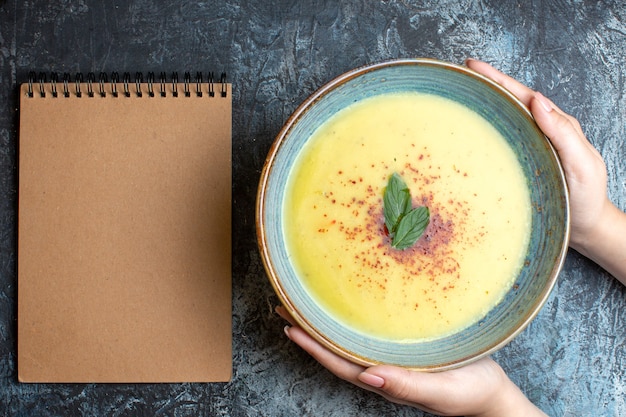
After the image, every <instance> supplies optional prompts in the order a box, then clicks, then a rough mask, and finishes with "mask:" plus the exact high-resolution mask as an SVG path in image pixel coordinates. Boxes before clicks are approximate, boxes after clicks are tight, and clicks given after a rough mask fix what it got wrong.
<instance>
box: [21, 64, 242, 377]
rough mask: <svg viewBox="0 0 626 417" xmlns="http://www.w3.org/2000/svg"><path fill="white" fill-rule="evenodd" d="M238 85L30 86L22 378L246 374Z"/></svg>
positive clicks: (25, 130) (24, 122)
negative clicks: (236, 301) (239, 369)
mask: <svg viewBox="0 0 626 417" xmlns="http://www.w3.org/2000/svg"><path fill="white" fill-rule="evenodd" d="M231 93H232V85H231V84H229V83H227V82H226V80H225V76H224V75H222V77H220V78H219V79H215V80H214V79H213V77H212V75H210V74H209V77H206V78H205V79H204V80H203V79H202V74H200V73H198V74H196V76H195V77H194V78H192V77H191V76H190V75H189V74H188V73H187V74H185V76H184V77H181V79H180V80H179V79H178V76H177V75H176V74H172V75H171V76H168V77H166V76H165V74H161V75H160V77H158V78H155V77H154V75H153V74H148V76H147V77H146V78H145V79H144V77H143V75H142V74H141V73H137V74H135V75H134V77H131V75H130V74H127V73H125V74H123V76H122V77H120V76H118V74H116V73H112V74H111V75H110V76H108V75H107V74H100V76H99V78H97V79H96V77H95V76H94V75H93V74H88V75H87V77H85V78H84V79H83V76H82V75H81V74H77V75H76V76H74V77H70V76H68V75H67V74H66V75H64V76H63V77H62V78H60V77H57V76H56V75H55V74H51V75H50V76H49V77H48V80H46V75H45V74H39V75H38V76H34V75H31V78H30V80H29V82H28V83H24V84H22V85H21V89H20V109H19V115H20V125H19V209H18V377H19V380H20V381H22V382H107V383H108V382H111V383H117V382H216V381H228V380H229V379H230V377H231V367H232V359H231V358H232V348H231V235H230V227H231V113H232V108H231Z"/></svg>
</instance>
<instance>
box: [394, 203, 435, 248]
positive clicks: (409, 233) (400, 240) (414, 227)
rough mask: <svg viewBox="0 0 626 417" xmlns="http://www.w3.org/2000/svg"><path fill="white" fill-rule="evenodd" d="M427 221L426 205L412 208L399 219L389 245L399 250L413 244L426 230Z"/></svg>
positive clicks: (427, 211) (428, 212) (428, 215)
mask: <svg viewBox="0 0 626 417" xmlns="http://www.w3.org/2000/svg"><path fill="white" fill-rule="evenodd" d="M429 221H430V210H428V207H417V208H414V209H413V210H411V211H410V212H409V213H408V214H407V215H405V216H403V217H402V218H401V219H400V222H399V223H398V227H397V229H396V232H395V234H394V236H393V239H392V241H391V246H393V247H394V248H396V249H401V250H404V249H406V248H409V247H411V246H413V244H414V243H415V242H417V239H419V238H420V237H421V236H422V234H423V233H424V230H426V227H427V226H428V222H429Z"/></svg>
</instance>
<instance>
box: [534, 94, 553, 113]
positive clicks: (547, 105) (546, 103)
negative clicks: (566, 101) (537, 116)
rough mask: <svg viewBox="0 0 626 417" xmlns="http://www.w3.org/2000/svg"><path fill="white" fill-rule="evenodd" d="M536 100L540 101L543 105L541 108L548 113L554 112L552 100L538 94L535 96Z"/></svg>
mask: <svg viewBox="0 0 626 417" xmlns="http://www.w3.org/2000/svg"><path fill="white" fill-rule="evenodd" d="M535 98H536V99H537V100H539V103H541V107H543V109H544V110H545V111H547V112H551V111H552V103H550V100H548V99H547V98H545V97H544V96H543V94H541V93H537V94H535Z"/></svg>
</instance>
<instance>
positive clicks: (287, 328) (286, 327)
mask: <svg viewBox="0 0 626 417" xmlns="http://www.w3.org/2000/svg"><path fill="white" fill-rule="evenodd" d="M289 329H291V327H289V326H288V325H287V326H285V327H284V328H283V331H284V332H285V334H286V335H287V337H288V338H289V339H290V340H291V336H289Z"/></svg>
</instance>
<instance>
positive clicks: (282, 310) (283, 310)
mask: <svg viewBox="0 0 626 417" xmlns="http://www.w3.org/2000/svg"><path fill="white" fill-rule="evenodd" d="M274 310H275V311H276V313H277V314H278V315H279V316H280V317H282V318H284V319H285V320H287V321H288V322H289V324H291V325H292V326H296V325H297V323H296V322H295V320H294V319H293V317H291V314H289V312H288V311H287V309H286V308H285V307H283V306H277V307H276V308H275V309H274Z"/></svg>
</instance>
